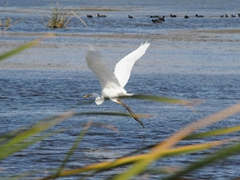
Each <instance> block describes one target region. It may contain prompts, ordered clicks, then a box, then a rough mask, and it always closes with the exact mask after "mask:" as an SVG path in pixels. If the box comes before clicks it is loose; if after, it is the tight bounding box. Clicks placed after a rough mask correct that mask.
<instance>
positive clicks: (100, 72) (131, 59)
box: [84, 42, 150, 127]
mask: <svg viewBox="0 0 240 180" xmlns="http://www.w3.org/2000/svg"><path fill="white" fill-rule="evenodd" d="M149 45H150V44H149V43H148V42H146V43H144V44H141V45H140V47H139V48H137V49H136V50H135V51H133V52H131V53H130V54H128V55H127V56H125V57H124V58H123V59H121V60H120V61H119V62H118V63H117V64H116V66H115V69H114V72H113V71H112V70H111V69H110V68H109V67H108V66H107V64H106V63H105V61H104V60H103V59H102V56H101V54H100V52H99V51H97V50H96V49H95V48H94V47H93V46H89V50H88V52H87V55H86V61H87V65H88V68H89V69H91V70H92V71H93V73H94V74H95V75H96V77H97V78H98V80H99V82H100V84H101V88H102V95H101V96H100V95H98V94H97V93H91V94H87V95H85V96H84V97H85V98H86V97H90V96H92V97H96V99H95V103H96V104H97V105H101V104H102V103H103V102H104V99H105V98H109V99H110V100H111V101H113V102H116V103H118V104H120V105H122V106H124V107H125V108H126V109H127V110H128V111H129V113H130V114H131V115H132V117H133V118H134V119H135V120H136V121H138V122H139V123H140V124H141V125H142V126H143V127H144V125H143V123H142V122H141V121H140V120H139V119H138V117H137V116H136V115H135V114H134V113H133V111H132V110H131V109H130V108H129V107H128V106H127V105H126V104H124V103H123V102H121V101H120V99H119V97H121V96H132V95H133V94H129V93H127V91H126V90H125V89H124V86H125V85H126V84H127V82H128V80H129V78H130V75H131V70H132V67H133V65H134V63H135V62H136V61H137V60H138V59H140V58H141V57H142V56H143V55H144V54H145V52H146V50H147V48H148V47H149Z"/></svg>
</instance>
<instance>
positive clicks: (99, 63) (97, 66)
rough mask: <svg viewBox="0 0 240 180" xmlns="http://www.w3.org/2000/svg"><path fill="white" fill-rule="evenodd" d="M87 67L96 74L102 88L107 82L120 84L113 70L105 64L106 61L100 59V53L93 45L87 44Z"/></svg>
mask: <svg viewBox="0 0 240 180" xmlns="http://www.w3.org/2000/svg"><path fill="white" fill-rule="evenodd" d="M86 60H87V65H88V68H89V69H91V70H92V71H93V73H94V74H95V75H96V76H97V78H98V80H99V82H100V84H101V87H102V89H104V88H105V87H106V86H107V85H108V84H112V83H114V84H115V85H117V86H120V84H119V82H118V80H117V78H116V76H115V75H114V73H113V71H112V70H111V69H110V68H109V67H108V66H107V64H106V62H105V61H104V60H103V59H102V55H101V54H100V52H99V51H97V50H96V49H95V48H94V47H93V46H89V50H88V52H87V55H86Z"/></svg>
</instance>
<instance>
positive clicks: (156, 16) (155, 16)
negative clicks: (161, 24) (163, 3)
mask: <svg viewBox="0 0 240 180" xmlns="http://www.w3.org/2000/svg"><path fill="white" fill-rule="evenodd" d="M150 18H159V16H158V15H154V16H150Z"/></svg>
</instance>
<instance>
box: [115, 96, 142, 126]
mask: <svg viewBox="0 0 240 180" xmlns="http://www.w3.org/2000/svg"><path fill="white" fill-rule="evenodd" d="M117 103H118V104H121V105H122V106H124V107H125V108H126V109H127V110H128V112H129V113H130V114H131V116H132V117H133V119H135V120H136V121H137V122H139V123H140V124H141V125H142V127H143V128H145V126H144V125H143V123H142V121H140V120H139V119H138V117H137V116H136V114H134V112H133V111H132V110H131V109H130V107H128V106H127V105H126V104H124V103H123V102H121V101H120V100H119V99H118V100H117Z"/></svg>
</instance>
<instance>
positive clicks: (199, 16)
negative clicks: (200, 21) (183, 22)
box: [196, 14, 204, 18]
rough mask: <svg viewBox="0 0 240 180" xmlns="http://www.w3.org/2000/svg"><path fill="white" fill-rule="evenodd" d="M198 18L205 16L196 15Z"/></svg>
mask: <svg viewBox="0 0 240 180" xmlns="http://www.w3.org/2000/svg"><path fill="white" fill-rule="evenodd" d="M196 17H198V18H203V17H204V16H203V15H198V14H196Z"/></svg>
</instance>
